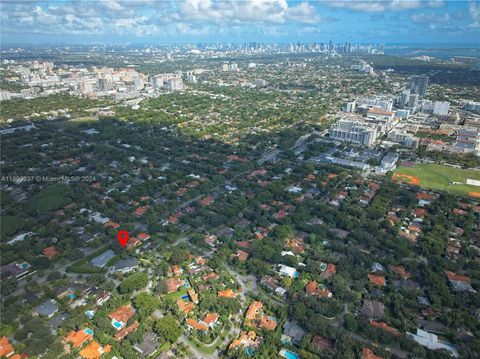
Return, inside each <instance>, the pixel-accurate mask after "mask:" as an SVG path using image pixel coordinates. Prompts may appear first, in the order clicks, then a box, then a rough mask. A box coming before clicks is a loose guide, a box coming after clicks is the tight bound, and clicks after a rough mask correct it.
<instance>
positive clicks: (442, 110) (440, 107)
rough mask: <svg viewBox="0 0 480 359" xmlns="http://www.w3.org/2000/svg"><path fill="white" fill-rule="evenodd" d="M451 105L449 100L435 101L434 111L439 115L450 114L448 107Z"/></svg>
mask: <svg viewBox="0 0 480 359" xmlns="http://www.w3.org/2000/svg"><path fill="white" fill-rule="evenodd" d="M449 107H450V102H448V101H435V105H434V106H433V113H434V114H435V115H439V116H446V115H448V108H449Z"/></svg>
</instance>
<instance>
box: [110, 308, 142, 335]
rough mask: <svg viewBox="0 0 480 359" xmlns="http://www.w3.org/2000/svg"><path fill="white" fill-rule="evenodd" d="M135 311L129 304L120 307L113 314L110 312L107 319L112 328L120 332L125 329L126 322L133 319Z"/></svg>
mask: <svg viewBox="0 0 480 359" xmlns="http://www.w3.org/2000/svg"><path fill="white" fill-rule="evenodd" d="M134 314H135V310H134V309H133V308H132V305H131V304H128V305H121V306H120V307H118V308H117V309H115V310H114V311H113V312H111V313H110V314H109V315H108V317H109V318H110V319H111V320H112V326H113V327H114V328H115V329H116V330H120V329H122V328H124V327H125V325H126V324H127V322H128V320H129V319H130V318H131V317H133V315H134Z"/></svg>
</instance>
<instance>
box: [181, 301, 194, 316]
mask: <svg viewBox="0 0 480 359" xmlns="http://www.w3.org/2000/svg"><path fill="white" fill-rule="evenodd" d="M177 306H178V308H179V309H180V311H181V312H182V313H183V314H188V313H190V312H191V311H192V310H193V308H195V304H194V303H193V302H186V301H184V300H183V299H179V300H177Z"/></svg>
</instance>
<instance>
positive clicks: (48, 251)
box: [43, 246, 58, 259]
mask: <svg viewBox="0 0 480 359" xmlns="http://www.w3.org/2000/svg"><path fill="white" fill-rule="evenodd" d="M57 254H58V252H57V249H56V248H55V246H50V247H46V248H44V249H43V255H44V256H45V257H47V258H48V259H52V258H53V257H55V256H56V255H57Z"/></svg>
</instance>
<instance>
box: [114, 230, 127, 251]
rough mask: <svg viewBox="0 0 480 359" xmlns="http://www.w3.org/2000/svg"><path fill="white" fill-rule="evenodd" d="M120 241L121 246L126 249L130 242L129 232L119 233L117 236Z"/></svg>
mask: <svg viewBox="0 0 480 359" xmlns="http://www.w3.org/2000/svg"><path fill="white" fill-rule="evenodd" d="M117 238H118V241H119V242H120V245H121V246H122V248H123V247H125V245H126V244H127V242H128V232H127V231H119V232H118V234H117Z"/></svg>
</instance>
